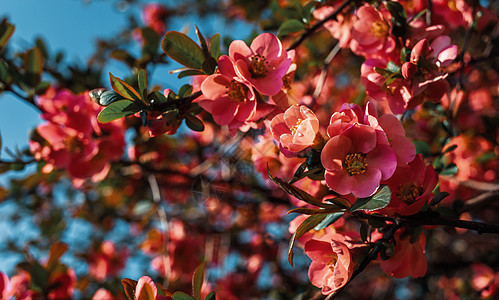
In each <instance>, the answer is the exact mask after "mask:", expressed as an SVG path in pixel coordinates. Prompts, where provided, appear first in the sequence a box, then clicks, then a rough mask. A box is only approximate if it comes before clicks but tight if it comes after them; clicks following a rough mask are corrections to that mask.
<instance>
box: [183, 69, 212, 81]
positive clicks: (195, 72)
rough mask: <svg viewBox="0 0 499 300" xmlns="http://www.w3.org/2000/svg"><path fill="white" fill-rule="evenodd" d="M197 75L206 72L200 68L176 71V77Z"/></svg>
mask: <svg viewBox="0 0 499 300" xmlns="http://www.w3.org/2000/svg"><path fill="white" fill-rule="evenodd" d="M197 75H206V74H205V73H204V72H203V71H201V70H196V69H187V70H184V71H182V72H180V73H178V76H177V77H178V79H180V78H184V77H187V76H197Z"/></svg>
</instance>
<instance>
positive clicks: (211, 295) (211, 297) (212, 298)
mask: <svg viewBox="0 0 499 300" xmlns="http://www.w3.org/2000/svg"><path fill="white" fill-rule="evenodd" d="M215 299H216V297H215V292H211V293H209V294H208V295H206V298H204V300H215Z"/></svg>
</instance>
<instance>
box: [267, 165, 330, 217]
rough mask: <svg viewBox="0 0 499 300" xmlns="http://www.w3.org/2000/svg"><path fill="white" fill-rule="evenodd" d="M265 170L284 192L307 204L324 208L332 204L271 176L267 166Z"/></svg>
mask: <svg viewBox="0 0 499 300" xmlns="http://www.w3.org/2000/svg"><path fill="white" fill-rule="evenodd" d="M267 172H268V174H269V179H270V180H271V181H272V182H273V183H275V184H276V185H277V186H278V187H279V188H280V189H282V190H283V191H285V192H286V193H288V194H290V195H292V196H295V197H296V198H298V199H300V200H302V201H305V202H307V203H308V204H312V205H315V206H319V207H324V208H329V207H332V204H329V203H323V202H322V201H319V200H317V199H316V198H315V197H314V196H312V195H310V194H308V193H307V192H305V191H302V190H300V189H299V188H297V187H295V186H293V185H291V184H289V183H287V182H285V181H283V180H282V179H281V178H279V177H274V176H272V174H270V172H269V170H268V168H267Z"/></svg>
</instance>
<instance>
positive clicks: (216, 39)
mask: <svg viewBox="0 0 499 300" xmlns="http://www.w3.org/2000/svg"><path fill="white" fill-rule="evenodd" d="M210 54H211V56H212V57H213V58H214V59H216V60H218V58H219V57H220V34H219V33H215V34H214V35H213V36H212V37H211V41H210Z"/></svg>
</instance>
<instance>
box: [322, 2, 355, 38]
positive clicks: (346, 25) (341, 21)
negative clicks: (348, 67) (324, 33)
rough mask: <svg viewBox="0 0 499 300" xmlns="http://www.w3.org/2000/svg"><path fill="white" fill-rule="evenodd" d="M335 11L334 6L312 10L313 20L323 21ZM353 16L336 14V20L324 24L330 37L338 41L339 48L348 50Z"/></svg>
mask: <svg viewBox="0 0 499 300" xmlns="http://www.w3.org/2000/svg"><path fill="white" fill-rule="evenodd" d="M334 10H335V8H334V6H331V5H326V6H323V7H320V8H317V9H316V10H314V13H313V15H314V18H316V19H317V20H323V19H325V18H326V17H327V16H328V15H330V14H331V13H332V12H333V11H334ZM353 19H354V18H353V16H352V15H351V14H349V13H345V14H338V15H337V16H336V20H331V21H327V22H326V23H325V24H324V28H326V29H327V30H328V31H329V33H331V35H332V36H333V37H334V38H335V39H337V40H338V43H339V44H340V47H341V48H348V47H349V46H350V41H351V39H352V35H351V28H352V24H353Z"/></svg>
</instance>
